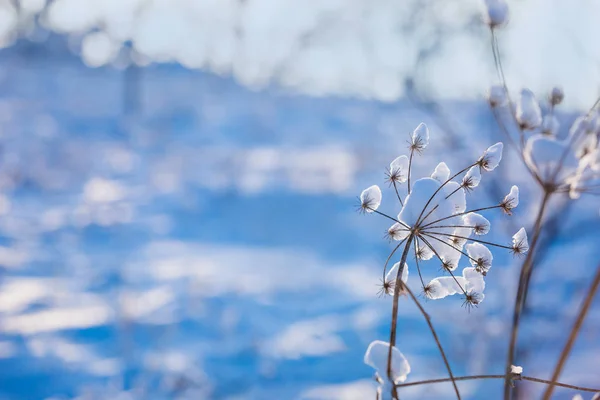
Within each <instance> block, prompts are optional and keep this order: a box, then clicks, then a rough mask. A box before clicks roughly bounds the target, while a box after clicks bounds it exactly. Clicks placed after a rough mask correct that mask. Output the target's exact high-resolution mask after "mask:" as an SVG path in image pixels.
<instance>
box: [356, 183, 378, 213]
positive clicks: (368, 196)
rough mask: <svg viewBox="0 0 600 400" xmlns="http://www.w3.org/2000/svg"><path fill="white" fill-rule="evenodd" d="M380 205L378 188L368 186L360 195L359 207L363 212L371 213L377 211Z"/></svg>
mask: <svg viewBox="0 0 600 400" xmlns="http://www.w3.org/2000/svg"><path fill="white" fill-rule="evenodd" d="M380 204H381V189H379V186H377V185H373V186H370V187H368V188H366V189H365V190H363V191H362V193H361V194H360V207H361V209H362V210H363V211H364V212H368V213H371V212H373V211H375V210H377V209H378V208H379V205H380Z"/></svg>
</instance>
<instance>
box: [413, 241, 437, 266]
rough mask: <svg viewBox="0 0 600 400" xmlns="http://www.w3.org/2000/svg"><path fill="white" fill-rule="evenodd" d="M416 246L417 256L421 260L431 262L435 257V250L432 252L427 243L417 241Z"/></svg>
mask: <svg viewBox="0 0 600 400" xmlns="http://www.w3.org/2000/svg"><path fill="white" fill-rule="evenodd" d="M415 245H416V246H417V255H418V256H419V260H424V261H427V260H431V259H432V258H433V256H434V255H435V253H434V252H433V250H431V248H430V247H429V246H428V245H426V244H425V242H421V241H419V240H417V243H416V244H415Z"/></svg>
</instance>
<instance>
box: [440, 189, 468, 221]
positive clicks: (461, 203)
mask: <svg viewBox="0 0 600 400" xmlns="http://www.w3.org/2000/svg"><path fill="white" fill-rule="evenodd" d="M444 192H445V193H446V196H450V197H448V199H447V200H448V201H450V202H451V203H452V206H453V207H454V213H455V214H458V213H461V212H464V211H465V210H466V209H467V195H466V193H465V191H464V189H463V188H462V187H461V185H460V184H459V183H458V182H454V181H451V182H448V183H447V184H446V186H444ZM444 197H445V196H444Z"/></svg>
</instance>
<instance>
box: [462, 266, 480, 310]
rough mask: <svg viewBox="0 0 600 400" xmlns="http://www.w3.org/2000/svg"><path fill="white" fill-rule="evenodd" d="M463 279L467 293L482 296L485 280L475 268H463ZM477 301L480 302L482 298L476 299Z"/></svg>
mask: <svg viewBox="0 0 600 400" xmlns="http://www.w3.org/2000/svg"><path fill="white" fill-rule="evenodd" d="M463 278H464V279H465V280H466V281H467V284H466V287H465V290H466V291H467V293H471V292H475V293H477V294H479V295H483V291H484V290H485V280H484V279H483V275H482V274H481V273H480V272H478V271H477V270H476V269H475V268H464V269H463ZM478 300H479V302H481V300H483V297H480V298H478Z"/></svg>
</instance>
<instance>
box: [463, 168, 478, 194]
mask: <svg viewBox="0 0 600 400" xmlns="http://www.w3.org/2000/svg"><path fill="white" fill-rule="evenodd" d="M479 182H481V170H480V169H479V165H474V166H472V167H471V168H469V170H468V171H467V173H466V174H465V176H464V178H463V187H464V188H466V189H473V188H476V187H477V186H479Z"/></svg>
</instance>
